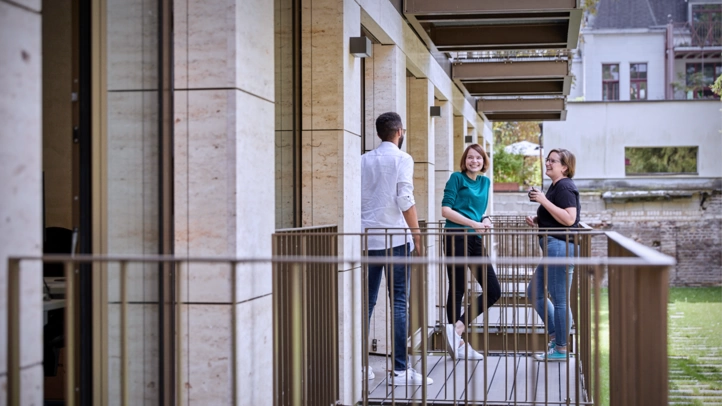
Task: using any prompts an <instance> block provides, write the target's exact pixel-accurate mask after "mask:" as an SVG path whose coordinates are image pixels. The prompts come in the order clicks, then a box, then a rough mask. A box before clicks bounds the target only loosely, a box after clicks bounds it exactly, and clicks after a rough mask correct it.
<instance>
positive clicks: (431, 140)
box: [406, 77, 441, 334]
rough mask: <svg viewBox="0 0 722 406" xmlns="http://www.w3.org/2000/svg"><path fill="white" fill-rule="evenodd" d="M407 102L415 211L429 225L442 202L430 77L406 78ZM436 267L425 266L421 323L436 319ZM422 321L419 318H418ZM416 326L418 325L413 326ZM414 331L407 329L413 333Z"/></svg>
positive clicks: (429, 251) (432, 249)
mask: <svg viewBox="0 0 722 406" xmlns="http://www.w3.org/2000/svg"><path fill="white" fill-rule="evenodd" d="M407 94H408V97H407V103H408V104H407V105H408V117H409V119H408V120H409V121H408V124H407V132H406V144H407V145H408V147H407V148H408V151H409V154H410V155H411V156H412V157H413V158H414V199H415V200H416V213H417V214H418V216H419V219H425V220H426V221H427V223H428V224H433V223H435V222H436V219H437V217H436V212H437V211H439V210H440V209H438V207H439V206H440V204H441V202H440V201H437V200H436V190H435V189H436V187H435V180H436V175H435V170H434V161H435V158H436V154H435V152H434V150H435V146H436V139H435V137H434V130H435V125H434V120H435V119H434V118H431V115H430V111H429V110H430V107H431V106H433V105H434V85H433V84H432V83H431V81H429V79H426V78H421V79H417V78H414V77H409V78H407ZM437 246H438V245H436V240H435V238H434V237H433V236H429V238H427V239H426V255H427V256H429V257H430V258H434V257H436V247H437ZM436 268H437V267H424V268H422V269H425V270H427V272H428V274H427V281H428V285H427V290H428V291H427V298H428V301H427V311H426V312H427V318H426V320H423V326H428V325H430V324H432V321H433V320H435V319H436V318H435V313H434V309H435V308H436V296H437V292H438V283H437V280H438V275H437V272H436ZM412 292H413V291H412ZM418 296H419V295H416V296H415V295H414V294H413V293H412V294H411V295H410V296H409V299H410V308H411V310H410V311H411V312H413V311H414V309H415V306H414V305H415V304H419V305H421V303H422V302H421V301H420V299H421V298H420V297H418ZM418 320H419V321H420V320H421V319H420V318H419V319H418ZM414 327H417V326H414ZM415 332H416V331H410V334H414V333H415Z"/></svg>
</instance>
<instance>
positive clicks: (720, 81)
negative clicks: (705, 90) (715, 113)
mask: <svg viewBox="0 0 722 406" xmlns="http://www.w3.org/2000/svg"><path fill="white" fill-rule="evenodd" d="M712 91H713V92H714V94H716V95H717V96H720V100H722V75H719V77H718V78H717V80H715V81H714V84H713V85H712Z"/></svg>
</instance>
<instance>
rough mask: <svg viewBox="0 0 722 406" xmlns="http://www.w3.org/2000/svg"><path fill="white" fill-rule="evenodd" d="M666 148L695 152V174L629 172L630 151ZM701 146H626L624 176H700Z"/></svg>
mask: <svg viewBox="0 0 722 406" xmlns="http://www.w3.org/2000/svg"><path fill="white" fill-rule="evenodd" d="M666 148H689V149H692V150H694V152H695V153H696V157H695V160H694V161H695V162H694V163H695V170H694V172H672V171H670V172H629V171H628V170H627V169H628V167H629V166H631V162H630V161H629V152H628V150H630V149H639V150H641V149H666ZM699 149H700V146H699V145H666V146H633V145H625V146H624V176H625V177H626V176H653V177H659V176H680V175H682V176H699Z"/></svg>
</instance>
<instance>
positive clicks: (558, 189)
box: [526, 148, 581, 361]
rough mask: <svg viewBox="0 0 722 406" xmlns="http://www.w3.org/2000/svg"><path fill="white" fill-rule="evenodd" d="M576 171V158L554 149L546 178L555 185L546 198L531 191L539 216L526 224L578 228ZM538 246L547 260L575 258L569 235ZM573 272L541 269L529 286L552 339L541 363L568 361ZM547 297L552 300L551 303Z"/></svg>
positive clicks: (548, 238)
mask: <svg viewBox="0 0 722 406" xmlns="http://www.w3.org/2000/svg"><path fill="white" fill-rule="evenodd" d="M575 167H576V159H575V158H574V154H572V153H571V152H569V151H567V150H566V149H561V148H560V149H553V150H551V152H549V155H548V156H547V159H546V175H547V176H548V177H549V178H551V180H552V185H551V186H550V187H549V190H547V193H546V195H544V194H542V193H541V192H539V191H538V190H535V189H532V190H530V191H529V200H531V201H534V202H538V203H539V204H540V206H539V209H538V210H537V215H536V216H534V217H531V216H528V217H527V218H526V222H527V224H529V225H530V226H532V227H534V226H539V228H544V229H555V228H560V229H568V228H571V227H576V226H577V224H579V216H580V212H581V207H580V203H579V191H578V190H577V187H576V185H574V181H572V179H571V178H572V177H573V176H574V169H575ZM549 231H552V230H549ZM539 244H540V245H541V248H542V251H544V255H545V256H547V257H573V256H574V243H573V241H572V240H571V239H570V238H568V235H567V234H555V235H542V236H541V237H539ZM545 271H546V273H547V275H546V282H547V289H546V290H545V288H544V279H545V275H544V273H545ZM573 272H574V266H573V265H547V266H544V265H539V266H537V268H536V271H535V272H534V276H533V277H532V280H531V282H529V285H528V286H527V297H529V298H531V301H532V303H533V304H534V309H535V310H536V311H537V313H538V314H539V316H540V317H541V318H542V320H544V323H545V324H546V327H547V332H548V333H549V339H550V342H549V346H548V349H547V352H546V353H544V354H540V355H535V357H536V359H537V360H539V361H544V360H549V361H566V360H567V338H568V337H569V328H570V326H571V324H572V313H571V309H570V308H569V306H568V305H567V302H568V300H567V299H568V298H569V291H570V289H571V287H572V275H573ZM547 296H550V297H551V301H550V300H549V299H548V298H547ZM552 302H553V303H552Z"/></svg>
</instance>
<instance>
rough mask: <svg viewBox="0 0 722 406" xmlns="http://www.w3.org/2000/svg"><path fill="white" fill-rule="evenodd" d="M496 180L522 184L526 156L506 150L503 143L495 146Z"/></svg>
mask: <svg viewBox="0 0 722 406" xmlns="http://www.w3.org/2000/svg"><path fill="white" fill-rule="evenodd" d="M493 157H494V182H516V183H519V184H521V183H522V182H523V179H522V178H521V176H520V175H521V173H522V171H523V169H524V157H523V156H522V155H514V154H510V153H508V152H506V151H504V147H503V146H502V145H499V144H496V145H495V146H494V155H493Z"/></svg>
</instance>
